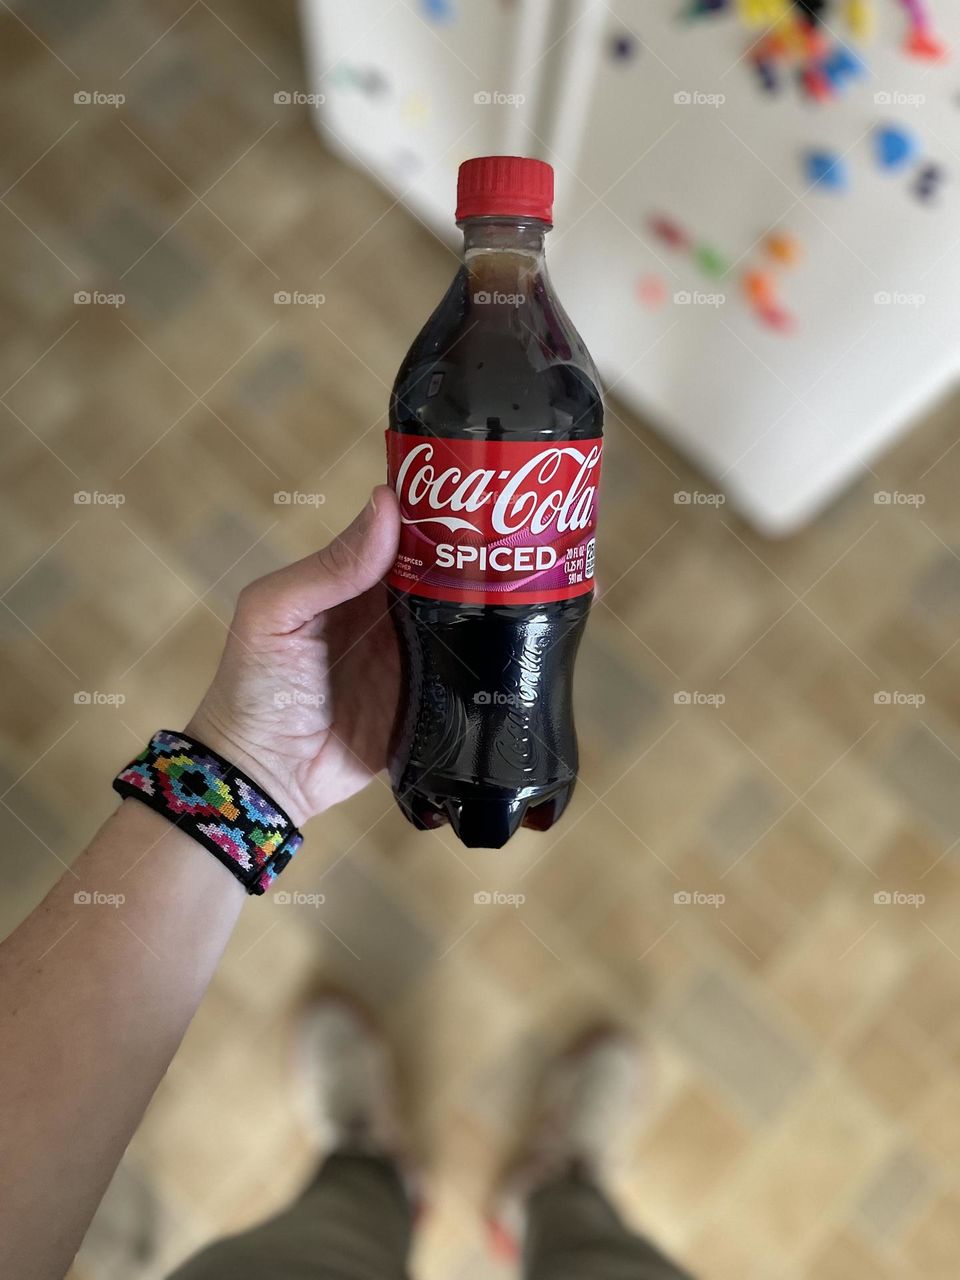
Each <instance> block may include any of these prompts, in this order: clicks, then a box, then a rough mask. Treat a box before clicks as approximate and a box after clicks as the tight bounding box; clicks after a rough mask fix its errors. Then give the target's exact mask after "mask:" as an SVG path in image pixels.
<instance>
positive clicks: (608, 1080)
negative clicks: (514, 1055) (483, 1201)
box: [491, 1028, 689, 1280]
mask: <svg viewBox="0 0 960 1280" xmlns="http://www.w3.org/2000/svg"><path fill="white" fill-rule="evenodd" d="M641 1067H642V1059H641V1057H640V1055H639V1054H638V1052H637V1048H636V1046H635V1045H634V1044H633V1043H632V1041H631V1040H630V1039H629V1038H628V1037H627V1036H626V1035H624V1034H623V1033H622V1032H619V1031H616V1030H613V1029H609V1028H599V1029H597V1030H595V1031H593V1032H591V1033H590V1034H589V1035H587V1036H585V1037H582V1038H581V1039H580V1040H579V1041H578V1042H576V1043H575V1044H574V1045H573V1046H572V1048H571V1049H569V1050H568V1051H567V1052H566V1053H565V1054H563V1055H561V1056H560V1057H559V1058H558V1059H557V1060H556V1061H555V1062H554V1063H553V1064H552V1065H551V1067H550V1069H549V1071H548V1073H547V1076H546V1078H545V1080H544V1081H543V1084H542V1087H541V1090H540V1094H539V1097H538V1100H537V1102H538V1105H537V1108H536V1111H535V1115H534V1122H533V1124H532V1125H531V1128H530V1133H529V1136H528V1138H527V1141H526V1143H525V1144H524V1146H523V1149H522V1151H521V1153H520V1156H519V1159H518V1160H517V1162H516V1164H515V1166H514V1168H513V1171H512V1173H511V1174H510V1175H509V1177H508V1178H507V1179H506V1180H505V1183H504V1186H503V1187H502V1188H501V1191H500V1195H499V1201H498V1203H497V1205H496V1208H495V1210H494V1215H493V1219H492V1222H491V1227H492V1232H493V1240H494V1244H495V1247H496V1248H497V1250H498V1252H500V1253H503V1254H506V1255H508V1256H513V1257H520V1256H522V1258H523V1274H524V1276H525V1277H526V1280H689V1277H687V1275H686V1273H685V1272H683V1271H681V1270H680V1269H679V1268H678V1267H676V1266H674V1264H673V1263H671V1262H669V1261H668V1260H667V1259H666V1258H665V1257H663V1255H662V1254H661V1253H660V1252H659V1251H658V1250H657V1249H655V1248H654V1247H653V1246H652V1245H651V1244H649V1243H647V1241H646V1240H644V1239H643V1238H642V1237H641V1236H637V1235H635V1234H634V1233H633V1232H631V1231H630V1230H629V1229H628V1228H627V1227H626V1226H624V1224H623V1223H622V1222H621V1220H620V1218H619V1216H618V1214H617V1212H616V1210H615V1209H614V1208H613V1206H612V1205H611V1203H610V1201H609V1200H608V1199H607V1198H606V1196H605V1195H604V1193H603V1191H602V1190H601V1187H602V1186H603V1183H604V1175H605V1174H609V1173H610V1172H611V1171H612V1170H613V1169H614V1168H615V1167H616V1166H617V1164H618V1163H619V1162H620V1160H621V1159H622V1157H623V1155H624V1154H625V1153H626V1151H627V1149H628V1147H629V1139H630V1137H631V1132H632V1129H633V1123H632V1122H633V1121H634V1120H635V1118H636V1115H637V1110H638V1106H637V1104H638V1101H639V1100H640V1099H639V1098H638V1094H639V1088H638V1086H639V1085H640V1083H641Z"/></svg>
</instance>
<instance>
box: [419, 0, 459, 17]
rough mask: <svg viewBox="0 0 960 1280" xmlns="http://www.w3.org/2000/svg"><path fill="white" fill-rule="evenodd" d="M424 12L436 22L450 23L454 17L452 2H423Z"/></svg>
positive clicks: (424, 0)
mask: <svg viewBox="0 0 960 1280" xmlns="http://www.w3.org/2000/svg"><path fill="white" fill-rule="evenodd" d="M423 11H424V13H425V14H426V16H427V17H428V18H432V19H433V21H434V22H450V21H451V20H452V19H453V16H454V13H453V5H452V4H451V3H450V0H423Z"/></svg>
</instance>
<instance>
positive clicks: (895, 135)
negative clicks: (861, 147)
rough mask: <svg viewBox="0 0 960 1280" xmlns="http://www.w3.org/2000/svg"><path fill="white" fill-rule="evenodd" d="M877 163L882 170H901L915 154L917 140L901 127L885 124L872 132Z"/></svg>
mask: <svg viewBox="0 0 960 1280" xmlns="http://www.w3.org/2000/svg"><path fill="white" fill-rule="evenodd" d="M873 140H874V147H875V150H876V157H877V163H878V164H879V165H880V167H881V168H883V169H902V168H903V167H904V165H907V164H909V163H910V161H911V160H912V159H913V158H914V156H915V155H916V153H917V140H916V138H915V137H914V135H913V134H912V133H911V132H910V131H909V130H908V129H904V128H903V127H902V126H901V125H895V124H885V125H881V126H879V127H878V128H877V129H875V130H874V134H873Z"/></svg>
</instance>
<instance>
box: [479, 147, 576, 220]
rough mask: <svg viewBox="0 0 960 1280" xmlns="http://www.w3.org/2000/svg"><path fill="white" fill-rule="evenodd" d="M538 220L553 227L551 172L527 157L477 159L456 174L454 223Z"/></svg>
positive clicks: (543, 163) (548, 166) (484, 157)
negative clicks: (502, 218)
mask: <svg viewBox="0 0 960 1280" xmlns="http://www.w3.org/2000/svg"><path fill="white" fill-rule="evenodd" d="M498 214H499V215H502V216H505V217H508V218H537V219H539V221H541V222H549V223H550V224H551V225H552V224H553V168H552V166H551V165H549V164H547V163H546V161H544V160H530V159H528V158H527V157H526V156H477V157H476V159H474V160H465V161H464V162H463V164H462V165H461V166H460V171H459V173H458V174H457V221H458V222H462V221H463V219H464V218H482V217H496V216H497V215H498Z"/></svg>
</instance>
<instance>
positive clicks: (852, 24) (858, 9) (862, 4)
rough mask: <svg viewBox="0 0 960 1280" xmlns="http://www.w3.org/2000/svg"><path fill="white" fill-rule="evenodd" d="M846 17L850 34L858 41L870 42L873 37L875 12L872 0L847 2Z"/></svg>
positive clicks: (851, 0) (848, 0) (845, 7)
mask: <svg viewBox="0 0 960 1280" xmlns="http://www.w3.org/2000/svg"><path fill="white" fill-rule="evenodd" d="M844 17H845V18H846V21H847V26H848V27H849V28H850V34H851V35H852V36H853V37H854V39H856V40H864V41H866V40H870V39H871V38H872V36H873V27H874V22H873V19H874V11H873V4H872V0H847V3H846V5H845V6H844Z"/></svg>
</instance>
